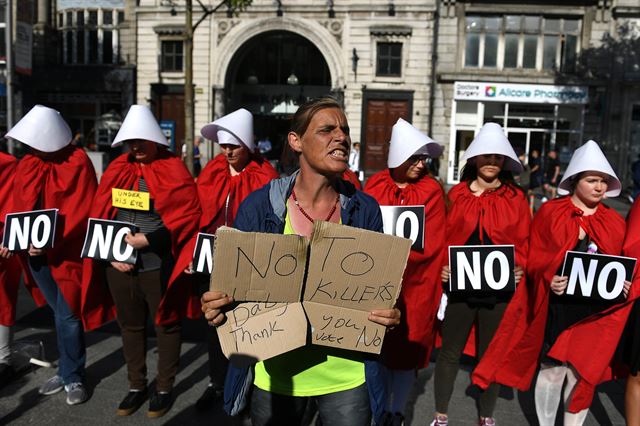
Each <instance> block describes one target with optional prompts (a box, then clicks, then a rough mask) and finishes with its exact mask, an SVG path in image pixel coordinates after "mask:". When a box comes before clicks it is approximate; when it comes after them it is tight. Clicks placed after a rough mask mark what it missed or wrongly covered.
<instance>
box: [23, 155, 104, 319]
mask: <svg viewBox="0 0 640 426" xmlns="http://www.w3.org/2000/svg"><path fill="white" fill-rule="evenodd" d="M96 186H97V182H96V172H95V170H94V169H93V165H92V164H91V160H89V157H87V154H85V152H84V150H82V149H81V148H77V147H75V146H67V147H66V148H63V149H61V150H60V151H58V152H57V153H55V154H54V156H53V157H52V158H51V159H46V160H43V159H41V158H40V157H37V156H35V155H32V154H27V155H25V156H24V158H23V159H22V160H20V162H19V163H18V166H17V167H16V171H15V180H14V184H13V188H14V189H13V203H14V204H13V211H16V212H23V211H30V210H34V209H35V208H36V207H37V208H38V209H39V210H40V209H53V208H57V209H58V222H57V227H56V235H55V241H54V247H53V248H50V249H47V250H46V256H47V263H48V265H49V268H50V269H51V275H52V276H53V278H54V279H55V281H56V283H57V284H58V287H59V288H60V291H61V292H62V295H63V297H64V300H65V301H66V302H67V304H68V305H69V308H70V309H71V310H72V311H73V313H74V315H76V316H77V317H78V318H79V317H80V297H81V285H82V259H80V253H81V251H82V244H83V243H84V236H85V233H86V231H87V218H88V217H89V209H90V208H91V200H92V199H93V195H94V194H95V191H96ZM27 256H28V255H27V254H25V253H22V254H20V261H21V263H22V269H23V270H24V271H25V276H26V282H25V284H26V285H27V287H28V288H29V289H30V290H31V294H32V295H34V288H35V287H36V283H35V281H34V280H33V277H31V274H30V273H29V267H28V265H27ZM34 298H35V299H36V302H39V298H38V297H37V296H35V295H34ZM40 300H42V299H40Z"/></svg>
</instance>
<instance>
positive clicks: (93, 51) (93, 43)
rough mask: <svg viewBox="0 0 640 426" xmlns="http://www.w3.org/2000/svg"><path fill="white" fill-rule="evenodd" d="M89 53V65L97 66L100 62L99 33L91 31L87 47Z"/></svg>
mask: <svg viewBox="0 0 640 426" xmlns="http://www.w3.org/2000/svg"><path fill="white" fill-rule="evenodd" d="M87 48H88V49H87V50H88V52H89V63H90V64H95V63H97V62H98V31H95V30H94V31H89V45H88V46H87Z"/></svg>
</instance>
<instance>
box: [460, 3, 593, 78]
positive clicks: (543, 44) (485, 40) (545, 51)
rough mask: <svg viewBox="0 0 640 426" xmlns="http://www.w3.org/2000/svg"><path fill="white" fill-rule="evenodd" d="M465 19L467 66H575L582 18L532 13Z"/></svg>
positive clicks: (527, 67)
mask: <svg viewBox="0 0 640 426" xmlns="http://www.w3.org/2000/svg"><path fill="white" fill-rule="evenodd" d="M465 19H466V20H465V29H466V32H465V49H464V66H465V67H473V68H496V69H532V70H551V69H555V70H561V71H563V72H573V71H574V70H575V65H576V59H577V54H578V51H579V48H580V46H579V36H580V30H581V28H580V27H581V21H580V20H579V19H567V18H557V17H543V16H532V15H505V16H467V17H466V18H465Z"/></svg>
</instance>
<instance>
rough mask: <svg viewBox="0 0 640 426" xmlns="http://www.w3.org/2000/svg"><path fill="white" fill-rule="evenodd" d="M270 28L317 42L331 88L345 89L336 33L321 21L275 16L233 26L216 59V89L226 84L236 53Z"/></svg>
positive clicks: (214, 70) (214, 72)
mask: <svg viewBox="0 0 640 426" xmlns="http://www.w3.org/2000/svg"><path fill="white" fill-rule="evenodd" d="M269 31H290V32H292V33H295V34H298V35H300V36H302V37H304V38H306V39H307V40H309V41H310V42H311V43H313V44H314V45H315V46H316V47H318V49H319V50H320V52H321V53H322V55H323V57H324V59H325V61H326V63H327V66H328V67H329V72H330V74H331V89H341V88H342V87H343V85H344V82H345V76H344V69H345V67H344V63H343V62H344V61H343V58H342V54H341V47H340V45H339V44H338V42H337V41H336V39H335V38H334V36H333V34H332V33H331V32H330V31H329V30H327V29H326V28H325V27H323V26H322V25H320V23H318V22H316V21H312V20H307V19H302V18H297V19H294V18H289V17H274V18H265V19H255V20H253V19H252V20H244V21H241V22H240V23H238V25H236V26H234V27H233V28H231V29H229V30H228V31H227V32H226V33H225V35H224V38H223V39H222V41H221V42H220V44H219V45H218V48H217V49H216V52H215V58H212V74H213V75H212V77H213V78H212V81H213V85H214V87H216V88H223V87H224V85H225V81H226V77H227V72H228V69H229V65H230V63H231V61H232V58H233V56H234V54H235V53H236V52H237V51H238V50H239V49H240V48H242V46H243V45H244V44H245V43H246V42H247V41H249V40H250V39H252V38H253V37H255V36H257V35H259V34H261V33H265V32H269Z"/></svg>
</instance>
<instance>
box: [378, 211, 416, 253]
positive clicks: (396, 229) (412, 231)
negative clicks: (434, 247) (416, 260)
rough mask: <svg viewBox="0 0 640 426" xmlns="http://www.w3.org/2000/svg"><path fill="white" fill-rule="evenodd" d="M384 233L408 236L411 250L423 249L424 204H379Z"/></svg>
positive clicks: (402, 236)
mask: <svg viewBox="0 0 640 426" xmlns="http://www.w3.org/2000/svg"><path fill="white" fill-rule="evenodd" d="M380 211H381V212H382V224H383V226H384V233H385V234H388V235H395V236H396V237H401V238H408V239H410V240H411V242H412V243H413V244H412V245H411V248H412V249H413V250H422V249H424V206H380Z"/></svg>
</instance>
